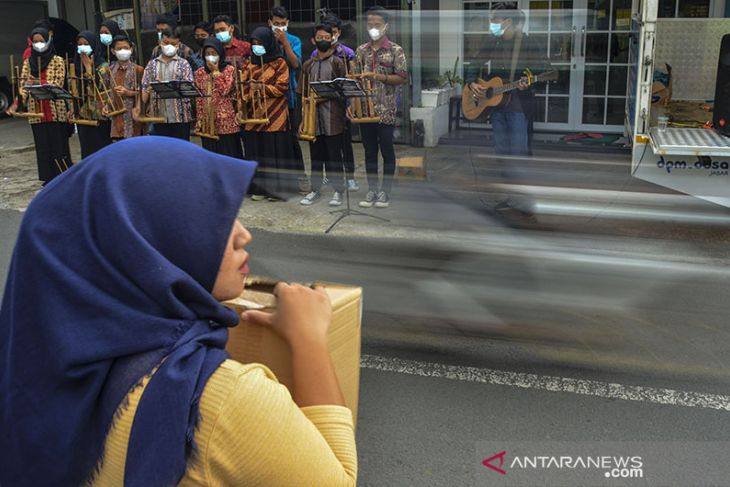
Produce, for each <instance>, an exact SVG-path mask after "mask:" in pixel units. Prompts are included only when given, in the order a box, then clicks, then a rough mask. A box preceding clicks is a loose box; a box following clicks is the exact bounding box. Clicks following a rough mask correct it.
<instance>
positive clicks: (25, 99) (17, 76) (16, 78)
mask: <svg viewBox="0 0 730 487" xmlns="http://www.w3.org/2000/svg"><path fill="white" fill-rule="evenodd" d="M29 62H30V61H29ZM40 67H41V65H40V59H38V78H39V79H40V76H41V71H40ZM10 78H11V80H10V84H11V85H12V86H13V102H12V103H14V102H15V100H16V96H20V98H21V100H20V103H19V108H21V107H22V108H23V111H20V112H15V113H14V114H13V117H17V118H40V117H42V116H43V113H42V112H31V111H29V110H30V101H31V100H32V99H33V97H32V96H31V94H30V93H28V91H27V90H25V88H24V86H25V85H26V82H27V81H28V80H27V79H24V78H22V77H21V72H20V68H19V67H18V66H16V65H15V56H13V55H11V56H10ZM21 83H22V85H23V87H21ZM16 84H17V92H16V89H15V88H16ZM23 92H25V96H23V94H22V93H23ZM23 105H24V106H23ZM33 109H34V110H37V109H38V107H37V104H36V103H35V101H34V103H33Z"/></svg>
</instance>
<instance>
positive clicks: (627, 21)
mask: <svg viewBox="0 0 730 487" xmlns="http://www.w3.org/2000/svg"><path fill="white" fill-rule="evenodd" d="M708 1H709V0H708ZM630 28H631V0H613V30H629V29H630Z"/></svg>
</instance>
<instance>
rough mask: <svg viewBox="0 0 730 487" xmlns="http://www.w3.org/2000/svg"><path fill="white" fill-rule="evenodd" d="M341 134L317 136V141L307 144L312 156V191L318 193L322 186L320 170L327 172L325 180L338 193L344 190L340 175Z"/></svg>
mask: <svg viewBox="0 0 730 487" xmlns="http://www.w3.org/2000/svg"><path fill="white" fill-rule="evenodd" d="M342 139H343V137H342V134H339V135H318V136H317V140H315V141H314V142H310V143H309V151H310V153H311V156H312V175H311V180H312V191H319V189H320V187H321V185H322V168H324V169H326V170H327V178H328V179H329V180H330V183H331V184H332V187H333V188H334V189H335V191H337V192H338V193H342V192H343V191H344V190H345V182H344V179H343V175H342Z"/></svg>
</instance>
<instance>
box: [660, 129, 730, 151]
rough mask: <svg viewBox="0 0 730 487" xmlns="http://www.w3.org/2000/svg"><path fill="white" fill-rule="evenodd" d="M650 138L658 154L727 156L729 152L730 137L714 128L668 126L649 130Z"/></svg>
mask: <svg viewBox="0 0 730 487" xmlns="http://www.w3.org/2000/svg"><path fill="white" fill-rule="evenodd" d="M650 134H651V139H652V142H653V145H654V147H655V149H656V151H657V152H658V153H659V154H664V155H672V154H680V155H684V154H694V155H706V156H727V155H728V154H730V138H728V137H723V136H721V135H719V134H718V133H717V132H715V131H714V130H707V129H693V128H668V129H666V130H658V129H657V128H652V129H651V130H650Z"/></svg>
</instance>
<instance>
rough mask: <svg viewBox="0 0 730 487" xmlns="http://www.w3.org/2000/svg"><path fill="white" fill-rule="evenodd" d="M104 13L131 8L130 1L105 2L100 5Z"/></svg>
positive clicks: (113, 0) (114, 0)
mask: <svg viewBox="0 0 730 487" xmlns="http://www.w3.org/2000/svg"><path fill="white" fill-rule="evenodd" d="M102 7H103V8H104V11H105V12H109V11H110V10H117V9H126V8H132V0H106V1H105V2H104V3H102Z"/></svg>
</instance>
